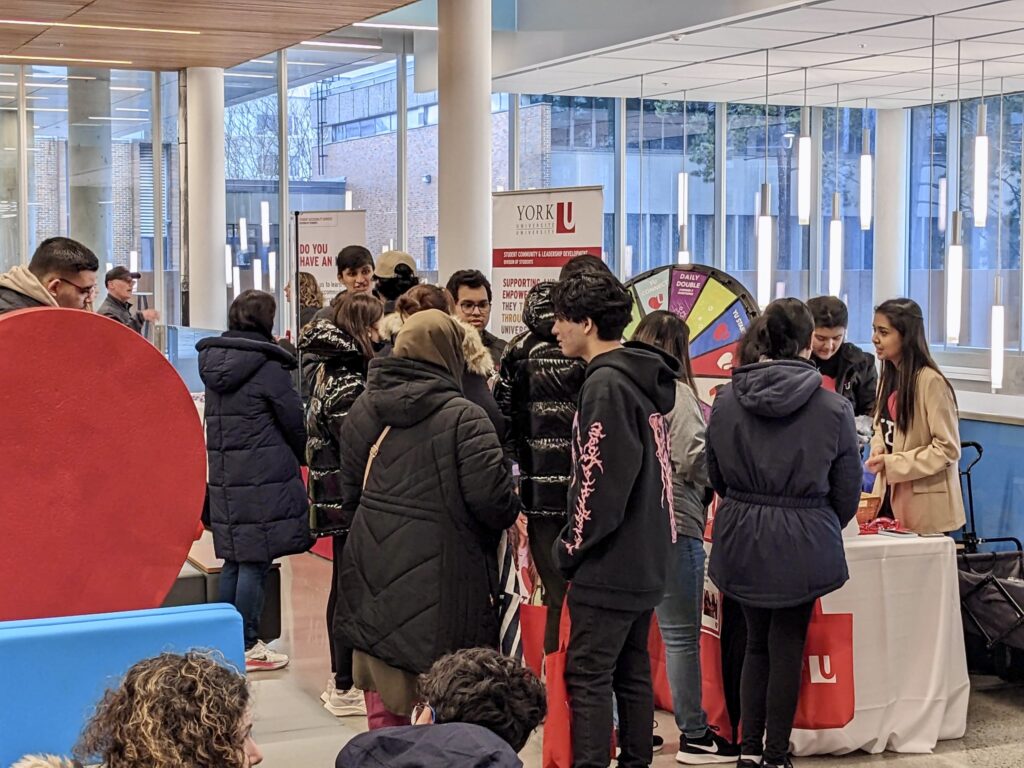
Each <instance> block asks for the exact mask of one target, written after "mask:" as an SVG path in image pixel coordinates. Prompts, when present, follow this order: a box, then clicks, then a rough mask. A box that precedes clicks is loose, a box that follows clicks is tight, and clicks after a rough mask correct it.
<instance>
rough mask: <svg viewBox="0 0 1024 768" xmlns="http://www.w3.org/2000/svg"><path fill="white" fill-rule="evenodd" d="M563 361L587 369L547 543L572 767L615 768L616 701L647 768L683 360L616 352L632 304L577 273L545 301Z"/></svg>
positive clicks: (632, 746)
mask: <svg viewBox="0 0 1024 768" xmlns="http://www.w3.org/2000/svg"><path fill="white" fill-rule="evenodd" d="M551 300H552V303H553V304H554V310H555V325H554V334H555V337H556V338H557V339H558V343H559V346H560V347H561V349H562V354H564V355H565V356H566V357H578V358H581V359H582V360H584V361H586V363H587V369H586V374H585V378H584V381H583V388H582V389H581V390H580V397H579V407H578V409H577V411H576V420H575V423H574V424H573V439H572V476H571V478H570V481H569V495H568V507H569V520H568V524H567V525H566V526H565V528H564V529H563V530H562V535H561V538H560V539H559V541H557V542H556V543H555V553H556V557H557V559H558V565H559V567H560V568H561V571H562V575H563V576H564V577H565V578H566V580H568V582H569V584H570V586H569V591H568V595H567V597H566V604H567V605H568V608H569V617H570V619H571V620H572V630H571V633H570V636H569V647H568V656H567V658H566V672H565V684H566V688H567V689H568V692H569V697H570V699H571V700H572V748H573V765H574V766H576V767H577V768H585V767H589V766H607V765H608V763H609V762H610V760H611V755H610V754H609V751H610V750H609V745H610V744H611V740H612V692H613V690H614V692H615V695H616V700H617V704H618V712H619V745H620V746H621V748H622V752H621V754H620V756H619V766H620V767H621V768H635V767H636V766H647V765H650V764H651V760H652V758H653V751H654V739H653V733H652V728H651V724H652V723H653V722H654V695H653V690H652V686H651V665H650V657H649V656H648V654H647V635H648V632H649V630H650V626H651V614H652V612H653V610H654V608H655V606H657V605H658V603H660V602H661V598H662V595H663V594H664V589H665V578H666V573H667V570H666V569H667V565H668V558H669V549H670V546H671V543H672V542H674V541H675V538H676V531H675V518H674V516H673V510H672V504H673V494H672V467H671V460H670V456H671V450H670V448H671V446H670V444H669V439H668V428H667V426H666V421H665V415H666V414H668V413H669V412H670V411H671V410H672V407H673V405H674V404H675V399H676V389H675V384H676V379H677V376H678V373H677V372H678V370H679V363H678V361H676V360H674V359H672V358H671V357H669V356H668V355H666V354H665V353H663V352H661V351H659V350H656V349H655V348H654V347H649V346H647V345H646V344H640V343H636V342H630V343H629V344H626V345H623V343H622V333H623V331H624V330H625V328H626V326H627V325H628V324H629V321H630V317H631V314H632V313H631V310H632V307H633V299H632V297H631V295H630V293H629V292H628V291H627V290H626V289H625V288H624V287H623V286H622V284H621V283H619V281H618V280H616V279H615V278H614V277H613V276H612V275H609V274H600V273H598V274H593V273H591V274H587V273H584V274H579V275H575V276H574V277H570V278H569V279H567V280H563V281H562V282H560V283H558V285H556V286H555V288H554V289H553V290H552V292H551Z"/></svg>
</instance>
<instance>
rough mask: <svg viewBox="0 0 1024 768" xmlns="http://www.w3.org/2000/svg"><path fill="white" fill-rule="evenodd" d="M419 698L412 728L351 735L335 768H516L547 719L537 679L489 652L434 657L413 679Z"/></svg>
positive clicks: (469, 650) (471, 650)
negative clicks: (417, 684)
mask: <svg viewBox="0 0 1024 768" xmlns="http://www.w3.org/2000/svg"><path fill="white" fill-rule="evenodd" d="M419 698H420V701H421V702H422V703H421V704H419V705H418V706H417V707H416V709H415V710H414V712H413V718H412V719H413V723H414V724H413V725H411V726H400V727H397V728H382V729H379V730H375V731H370V732H369V733H364V734H361V735H359V736H356V737H355V738H354V739H352V741H350V742H349V743H348V744H346V745H345V748H344V749H342V750H341V752H340V753H339V754H338V759H337V761H336V763H335V768H369V767H370V766H379V765H388V766H391V768H412V766H419V767H420V768H423V767H425V766H438V767H440V766H446V768H474V767H476V766H481V767H482V766H489V767H490V768H520V767H521V766H522V763H521V762H520V760H519V757H518V756H517V755H516V753H517V752H519V751H520V750H521V749H522V748H523V747H524V746H526V742H527V740H528V739H529V738H530V734H531V733H532V732H533V731H534V730H535V729H536V728H537V726H538V725H540V723H541V721H542V720H543V719H544V716H545V714H546V713H547V701H546V698H545V694H544V685H543V684H542V683H541V682H540V680H539V679H537V676H536V675H534V674H533V672H531V671H530V670H529V669H527V668H526V667H524V666H523V665H522V664H521V663H519V662H517V661H516V660H514V659H511V658H509V657H507V656H502V655H501V654H500V653H499V652H498V651H495V650H493V649H491V648H467V649H464V650H461V651H457V652H456V653H452V654H449V655H447V656H443V657H442V658H440V659H438V660H437V661H436V662H435V663H434V665H433V666H432V667H431V668H430V671H428V672H427V673H426V674H424V675H421V676H420V678H419ZM424 726H429V727H424Z"/></svg>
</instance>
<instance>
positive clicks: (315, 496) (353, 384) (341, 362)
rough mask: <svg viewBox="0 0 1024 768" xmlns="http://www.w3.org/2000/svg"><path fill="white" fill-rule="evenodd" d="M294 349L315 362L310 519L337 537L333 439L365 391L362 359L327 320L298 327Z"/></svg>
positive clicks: (342, 522) (337, 467)
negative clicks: (299, 332) (298, 331)
mask: <svg viewBox="0 0 1024 768" xmlns="http://www.w3.org/2000/svg"><path fill="white" fill-rule="evenodd" d="M299 349H300V350H301V351H302V352H303V354H306V353H308V354H310V355H315V356H316V357H317V358H318V359H319V360H320V361H321V362H320V363H319V364H318V365H317V368H316V373H315V375H314V376H313V383H312V388H311V392H310V398H309V403H308V404H307V406H306V432H307V433H308V435H309V438H308V440H307V441H306V462H307V464H308V466H309V500H310V504H311V505H312V507H313V510H312V511H313V513H314V514H313V515H312V516H311V519H313V520H318V521H319V522H320V523H321V524H327V525H328V527H327V528H324V530H325V531H326V530H330V531H332V532H335V533H341V532H343V531H344V530H347V529H348V526H349V523H350V522H351V520H349V519H346V517H345V516H344V515H342V512H341V444H340V443H339V436H340V435H341V425H342V424H344V423H345V417H346V416H348V412H349V410H350V409H351V408H352V404H353V403H355V401H356V398H357V397H359V395H361V394H362V393H363V390H364V389H366V358H364V357H363V353H362V351H361V350H360V349H359V346H358V345H357V344H356V342H355V340H354V339H353V338H352V337H351V336H349V335H348V334H347V333H345V331H343V330H341V329H340V328H339V327H338V326H336V325H335V324H334V323H332V322H331V321H330V320H316V321H314V322H312V323H310V324H309V325H307V326H306V327H305V328H303V330H302V335H301V336H300V337H299Z"/></svg>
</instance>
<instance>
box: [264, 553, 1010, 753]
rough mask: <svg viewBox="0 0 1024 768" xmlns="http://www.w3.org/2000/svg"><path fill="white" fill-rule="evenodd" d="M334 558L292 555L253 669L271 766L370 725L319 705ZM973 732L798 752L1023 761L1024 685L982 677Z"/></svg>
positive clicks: (533, 748)
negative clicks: (278, 623)
mask: <svg viewBox="0 0 1024 768" xmlns="http://www.w3.org/2000/svg"><path fill="white" fill-rule="evenodd" d="M330 574H331V566H330V563H329V562H327V561H325V560H321V559H320V558H318V557H316V556H314V555H302V556H299V557H293V558H288V559H287V560H286V561H285V563H284V567H283V570H282V583H281V588H282V590H283V592H284V594H283V598H284V599H283V601H282V602H283V606H284V616H283V617H282V618H283V621H282V625H283V627H284V635H283V637H282V638H281V639H280V640H278V641H277V642H276V643H275V647H277V648H279V649H280V650H282V651H284V652H285V653H288V654H290V655H291V659H292V661H291V664H290V665H289V667H288V668H287V669H284V670H281V671H280V672H271V673H262V674H259V675H255V676H253V677H252V678H251V679H252V681H253V689H254V692H255V701H256V727H255V736H256V739H257V741H258V743H259V744H260V746H261V747H262V748H263V752H264V755H265V758H266V759H265V761H264V763H263V765H264V766H265V767H266V768H298V767H299V766H301V767H302V768H330V766H332V765H333V764H334V759H335V757H336V756H337V754H338V750H340V749H341V747H342V746H343V745H344V744H345V742H346V741H348V739H350V738H351V737H352V736H353V735H355V734H356V733H359V732H360V731H363V730H365V728H366V725H365V721H364V720H363V719H362V718H353V717H350V718H341V719H339V718H335V717H333V716H332V715H330V714H328V713H327V712H326V711H325V710H324V708H323V707H322V706H321V705H320V698H319V697H320V692H321V691H322V690H323V687H324V684H325V682H326V680H327V676H328V672H329V668H330V664H329V657H328V651H327V637H326V631H325V622H324V609H325V606H326V604H327V592H328V589H329V584H330ZM972 682H973V685H974V688H973V690H972V693H971V707H970V714H969V721H968V733H967V736H966V737H965V738H964V739H962V740H960V741H951V742H943V743H941V744H940V745H939V748H938V749H937V750H936V753H935V754H934V755H896V754H889V753H887V754H883V755H865V754H861V753H858V754H853V755H847V756H845V757H838V758H813V759H810V758H808V759H798V760H796V761H795V764H796V766H797V768H820V767H821V766H829V768H860V767H861V766H875V765H879V764H883V763H884V764H885V765H886V766H892V765H895V766H897V767H898V768H1024V686H1015V685H1009V684H1006V683H1003V682H1001V681H999V680H996V679H992V678H975V679H974V680H973V681H972ZM658 721H659V724H660V727H659V731H658V732H659V733H661V734H663V735H664V737H665V739H666V741H667V742H668V743H667V744H666V751H665V753H664V754H662V755H660V756H658V757H657V758H656V759H655V761H654V764H655V766H660V767H661V768H668V766H674V765H677V764H676V762H675V760H674V759H673V757H674V750H673V747H674V746H675V743H676V742H674V738H675V728H674V723H673V721H672V718H671V716H669V715H666V714H664V713H659V716H658ZM522 758H523V763H524V765H526V767H527V768H539V767H540V765H541V760H540V739H539V736H534V738H533V739H532V740H531V741H530V743H529V744H528V745H527V746H526V749H525V750H524V751H523V754H522Z"/></svg>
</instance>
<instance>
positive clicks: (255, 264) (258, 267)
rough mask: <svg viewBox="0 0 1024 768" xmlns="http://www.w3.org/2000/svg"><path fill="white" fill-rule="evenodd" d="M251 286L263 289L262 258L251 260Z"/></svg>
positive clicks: (259, 289) (258, 289)
mask: <svg viewBox="0 0 1024 768" xmlns="http://www.w3.org/2000/svg"><path fill="white" fill-rule="evenodd" d="M252 287H253V288H255V289H256V290H257V291H262V290H263V259H253V260H252Z"/></svg>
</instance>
